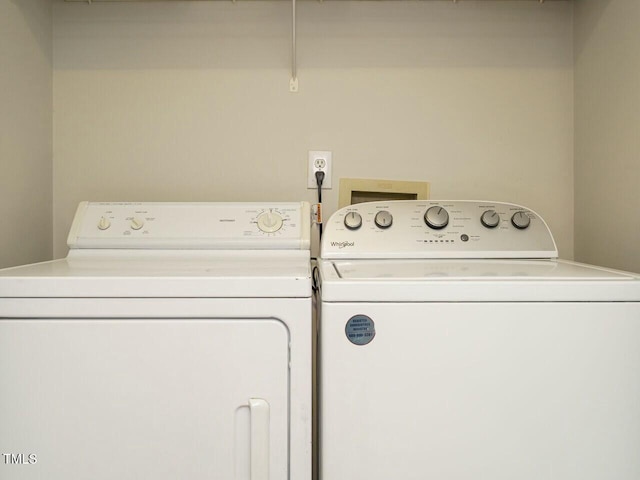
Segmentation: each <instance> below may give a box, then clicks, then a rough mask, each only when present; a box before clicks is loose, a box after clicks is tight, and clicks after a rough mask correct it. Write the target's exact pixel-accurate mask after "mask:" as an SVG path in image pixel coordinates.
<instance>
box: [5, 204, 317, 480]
mask: <svg viewBox="0 0 640 480" xmlns="http://www.w3.org/2000/svg"><path fill="white" fill-rule="evenodd" d="M309 218H310V217H309V206H308V204H306V203H273V204H271V203H268V204H267V203H255V204H248V203H199V204H194V203H190V204H187V203H82V204H81V205H80V206H79V208H78V211H77V213H76V216H75V219H74V222H73V226H72V227H71V232H70V234H69V240H68V243H69V247H70V252H69V255H68V256H67V257H66V258H65V259H62V260H55V261H51V262H44V263H39V264H34V265H29V266H23V267H17V268H9V269H5V270H1V271H0V392H1V394H0V453H2V457H1V458H0V478H2V479H6V480H18V479H19V480H23V479H24V480H31V479H34V480H35V479H45V478H46V479H47V480H71V479H92V480H113V479H116V478H117V479H123V480H124V479H132V480H133V479H136V480H140V479H154V480H169V479H171V480H175V479H190V480H195V479H201V480H205V479H207V480H210V479H245V480H288V479H305V480H309V479H310V478H311V415H312V413H311V281H310V269H309V230H310V228H309Z"/></svg>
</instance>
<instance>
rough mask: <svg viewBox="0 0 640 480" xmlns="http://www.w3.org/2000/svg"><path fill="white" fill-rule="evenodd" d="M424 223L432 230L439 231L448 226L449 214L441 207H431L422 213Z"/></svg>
mask: <svg viewBox="0 0 640 480" xmlns="http://www.w3.org/2000/svg"><path fill="white" fill-rule="evenodd" d="M424 222H425V223H426V224H427V225H428V226H429V227H430V228H433V229H434V230H441V229H443V228H444V227H446V226H447V225H448V224H449V212H447V211H446V210H445V209H444V208H442V207H431V208H429V209H428V210H427V211H426V212H425V213H424Z"/></svg>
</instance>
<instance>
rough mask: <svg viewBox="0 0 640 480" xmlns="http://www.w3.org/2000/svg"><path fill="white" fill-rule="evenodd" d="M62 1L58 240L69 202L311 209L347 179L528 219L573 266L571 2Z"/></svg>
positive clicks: (61, 248)
mask: <svg viewBox="0 0 640 480" xmlns="http://www.w3.org/2000/svg"><path fill="white" fill-rule="evenodd" d="M290 8H291V6H290V3H289V2H285V1H282V2H277V1H265V2H253V1H243V0H240V1H238V2H236V3H233V2H143V3H121V2H115V3H98V2H94V3H93V4H91V5H89V4H85V3H72V2H63V1H62V0H54V248H55V255H56V256H57V257H60V256H63V255H64V254H65V253H66V246H65V239H66V234H67V231H68V229H69V226H70V223H71V220H72V217H73V214H74V211H75V208H76V206H77V204H78V202H79V201H81V200H96V201H99V200H104V201H106V200H111V201H114V200H128V201H173V200H175V201H243V200H246V201H257V200H277V201H294V200H309V201H313V200H314V198H315V192H314V191H313V190H307V188H306V174H307V152H308V150H331V151H332V152H333V162H334V165H333V170H334V171H333V182H334V188H333V189H332V190H330V191H326V193H325V195H324V198H323V199H324V200H325V215H328V214H330V213H331V212H333V211H334V210H335V209H336V208H337V197H338V193H337V192H338V189H337V186H338V179H339V178H341V177H356V178H357V177H360V178H384V179H397V180H421V181H428V182H431V187H432V188H431V196H432V198H442V199H444V198H456V199H494V200H503V201H510V202H516V203H521V204H523V205H526V206H528V207H530V208H532V209H534V210H537V211H538V212H539V213H540V214H541V215H542V216H543V217H544V218H545V219H546V220H547V221H548V223H549V224H550V226H551V228H552V230H553V232H554V234H555V236H556V240H557V243H558V246H559V249H560V253H561V255H562V256H563V257H565V258H571V257H572V256H573V198H574V196H573V195H574V194H573V55H572V42H573V34H572V22H573V17H572V8H573V7H572V3H571V2H567V1H557V2H545V3H542V4H540V3H539V2H533V1H531V2H517V1H514V2H504V1H484V2H473V1H470V2H456V3H454V2H410V1H407V2H351V1H336V2H315V1H308V2H299V3H298V24H297V33H298V57H297V58H298V79H299V92H298V93H290V92H289V76H290V51H291V41H290V34H291V20H290Z"/></svg>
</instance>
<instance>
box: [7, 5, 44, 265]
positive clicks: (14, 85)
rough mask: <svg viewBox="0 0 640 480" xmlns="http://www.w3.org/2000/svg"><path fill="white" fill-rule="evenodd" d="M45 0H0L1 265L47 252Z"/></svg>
mask: <svg viewBox="0 0 640 480" xmlns="http://www.w3.org/2000/svg"><path fill="white" fill-rule="evenodd" d="M51 26H52V22H51V2H50V1H49V0H0V219H1V223H0V268H1V267H8V266H13V265H19V264H23V263H31V262H37V261H40V260H47V259H50V258H51V254H52V246H51V245H52V193H51V184H52V175H51V141H52V133H51V124H52V110H51V109H52V84H51V82H52V60H51V54H52V46H51V43H52V42H51Z"/></svg>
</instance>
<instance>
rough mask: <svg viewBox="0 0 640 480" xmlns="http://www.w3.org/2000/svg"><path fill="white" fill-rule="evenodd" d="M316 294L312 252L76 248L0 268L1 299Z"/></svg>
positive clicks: (223, 296) (283, 296)
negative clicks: (313, 291) (47, 259)
mask: <svg viewBox="0 0 640 480" xmlns="http://www.w3.org/2000/svg"><path fill="white" fill-rule="evenodd" d="M310 296H311V272H310V267H309V252H308V251H306V250H288V251H285V250H277V251H224V250H218V251H194V250H192V251H184V250H183V251H177V250H174V251H158V250H155V251H154V250H137V251H128V250H119V251H114V250H102V251H96V250H92V251H82V250H77V251H72V252H70V253H69V255H68V256H67V258H65V259H61V260H54V261H50V262H43V263H37V264H33V265H25V266H21V267H14V268H8V269H4V270H0V298H3V297H4V298H9V297H11V298H12V297H21V298H56V297H70V298H73V297H105V298H124V297H130V298H174V297H175V298H177V297H181V298H227V297H240V298H291V297H310Z"/></svg>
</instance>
